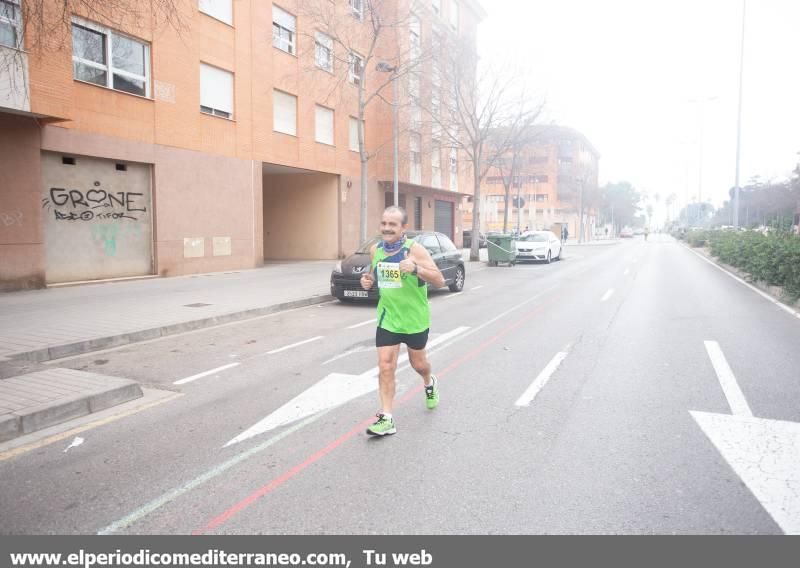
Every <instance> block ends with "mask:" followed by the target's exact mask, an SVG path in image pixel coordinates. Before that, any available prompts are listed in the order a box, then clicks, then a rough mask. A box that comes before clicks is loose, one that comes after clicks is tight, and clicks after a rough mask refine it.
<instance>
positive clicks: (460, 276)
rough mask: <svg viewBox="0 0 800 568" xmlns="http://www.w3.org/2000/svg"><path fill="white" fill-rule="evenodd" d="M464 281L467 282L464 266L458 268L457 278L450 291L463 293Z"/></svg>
mask: <svg viewBox="0 0 800 568" xmlns="http://www.w3.org/2000/svg"><path fill="white" fill-rule="evenodd" d="M464 280H466V278H465V274H464V267H463V266H459V267H458V268H456V276H455V278H454V279H453V283H452V284H450V286H449V288H450V291H451V292H461V290H463V289H464Z"/></svg>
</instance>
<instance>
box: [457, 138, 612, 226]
mask: <svg viewBox="0 0 800 568" xmlns="http://www.w3.org/2000/svg"><path fill="white" fill-rule="evenodd" d="M599 158H600V155H599V153H598V152H597V150H596V149H595V148H594V146H592V144H591V143H590V142H589V140H588V139H587V138H586V137H585V136H584V135H583V134H581V133H580V132H578V131H577V130H575V129H572V128H567V127H564V126H536V127H535V138H534V141H533V142H531V143H530V144H529V145H528V146H527V147H526V148H525V149H524V150H523V152H522V154H521V156H520V158H519V160H518V162H519V166H518V168H517V171H516V173H515V176H514V179H513V180H511V179H510V177H509V176H510V171H509V170H510V167H509V162H510V158H509V159H506V160H505V164H504V166H503V167H498V168H493V169H492V170H490V171H489V172H488V174H487V175H486V177H485V178H484V180H483V182H482V184H481V225H482V229H481V230H482V231H484V232H488V231H502V229H503V215H504V208H505V185H504V183H503V182H504V176H506V178H507V179H508V181H510V182H511V191H510V196H509V199H510V200H511V202H510V203H509V207H508V230H509V231H511V230H516V229H517V228H519V230H521V231H524V230H525V229H526V228H528V229H530V230H553V231H554V232H555V233H556V234H560V231H561V227H562V226H564V225H566V226H567V228H568V230H569V234H570V237H571V238H577V237H578V236H579V234H580V225H579V219H580V207H581V192H582V191H583V192H584V198H585V199H584V232H585V236H586V238H587V239H591V238H592V235H593V234H594V232H595V229H598V230H601V229H600V227H598V226H597V225H596V223H597V217H596V212H594V211H592V210H590V208H589V207H588V205H587V204H588V201H589V200H588V198H587V193H588V192H589V191H592V190H595V189H596V188H597V186H598V161H599ZM517 196H519V198H520V199H519V201H518V200H517ZM518 204H519V205H521V207H517V205H518ZM471 210H472V206H471V204H470V205H469V206H468V211H467V213H466V214H465V218H464V224H465V226H466V227H467V228H469V227H470V223H471V222H472V215H471Z"/></svg>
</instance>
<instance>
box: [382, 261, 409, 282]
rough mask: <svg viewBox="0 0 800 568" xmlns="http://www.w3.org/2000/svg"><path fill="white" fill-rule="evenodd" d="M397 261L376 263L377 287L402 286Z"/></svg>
mask: <svg viewBox="0 0 800 568" xmlns="http://www.w3.org/2000/svg"><path fill="white" fill-rule="evenodd" d="M402 287H403V283H402V282H400V263H399V262H379V263H378V288H402Z"/></svg>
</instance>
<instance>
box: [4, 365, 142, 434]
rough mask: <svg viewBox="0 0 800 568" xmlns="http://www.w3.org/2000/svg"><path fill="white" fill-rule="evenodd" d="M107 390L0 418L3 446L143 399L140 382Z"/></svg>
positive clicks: (125, 381)
mask: <svg viewBox="0 0 800 568" xmlns="http://www.w3.org/2000/svg"><path fill="white" fill-rule="evenodd" d="M116 382H117V384H116V385H115V386H114V387H113V388H111V389H107V390H95V391H90V392H87V393H84V394H80V395H76V396H74V397H72V398H66V399H61V400H59V401H58V402H56V403H46V404H42V405H39V406H33V407H29V408H26V409H24V410H21V411H19V412H14V413H11V414H3V415H2V416H0V443H2V442H8V441H9V440H13V439H14V438H18V437H20V436H25V435H27V434H31V433H33V432H36V431H38V430H44V429H45V428H49V427H50V426H56V425H58V424H61V423H62V422H66V421H68V420H72V419H74V418H80V417H82V416H87V415H89V414H93V413H95V412H100V411H101V410H105V409H107V408H111V407H113V406H116V405H118V404H122V403H125V402H129V401H131V400H135V399H137V398H141V397H142V396H143V393H142V389H141V387H140V386H139V383H137V382H135V381H131V380H129V379H117V381H116Z"/></svg>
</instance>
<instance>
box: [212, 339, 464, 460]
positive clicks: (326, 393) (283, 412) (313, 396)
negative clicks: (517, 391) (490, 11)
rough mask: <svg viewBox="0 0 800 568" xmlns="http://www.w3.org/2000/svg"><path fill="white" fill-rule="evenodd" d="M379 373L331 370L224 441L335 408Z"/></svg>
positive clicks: (370, 385)
mask: <svg viewBox="0 0 800 568" xmlns="http://www.w3.org/2000/svg"><path fill="white" fill-rule="evenodd" d="M468 329H469V327H457V328H456V329H454V330H452V331H449V332H447V333H443V334H442V335H439V336H437V337H435V338H434V339H432V340H431V341H430V342H429V343H428V350H431V349H433V348H434V347H436V346H438V345H442V344H443V343H445V342H446V341H448V340H450V339H453V338H454V337H456V336H458V335H461V334H462V333H464V332H465V331H467V330H468ZM406 361H408V355H407V354H406V355H403V356H402V357H400V358H399V359H398V361H397V365H398V367H399V366H400V365H402V364H403V363H405V362H406ZM377 376H378V367H374V368H372V369H370V370H369V371H366V372H364V373H361V374H360V375H345V374H342V373H331V374H330V375H328V376H327V377H325V378H324V379H322V380H321V381H320V382H318V383H317V384H315V385H314V386H313V387H311V388H309V389H308V390H306V391H304V392H302V393H301V394H299V395H298V396H296V397H295V398H293V399H292V400H290V401H289V402H287V403H286V404H284V405H283V406H281V407H280V408H279V409H277V410H276V411H275V412H273V413H272V414H270V415H269V416H267V417H266V418H264V419H263V420H261V421H260V422H258V423H256V424H255V425H253V426H252V427H250V428H248V429H247V430H245V431H244V432H242V433H241V434H239V435H238V436H236V437H235V438H234V439H232V440H231V441H230V442H228V443H227V444H225V446H224V447H228V446H231V445H233V444H237V443H239V442H242V441H244V440H247V439H248V438H252V437H253V436H258V435H259V434H264V433H265V432H269V431H270V430H274V429H275V428H279V427H281V426H286V425H287V424H291V423H292V422H296V421H297V420H301V419H303V418H306V417H307V416H311V415H312V414H316V413H318V412H322V411H323V410H327V409H329V408H334V407H336V406H339V405H342V404H344V403H346V402H349V401H351V400H353V399H355V398H358V397H360V396H363V395H365V394H367V393H370V392H373V391H376V390H378V381H377Z"/></svg>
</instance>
